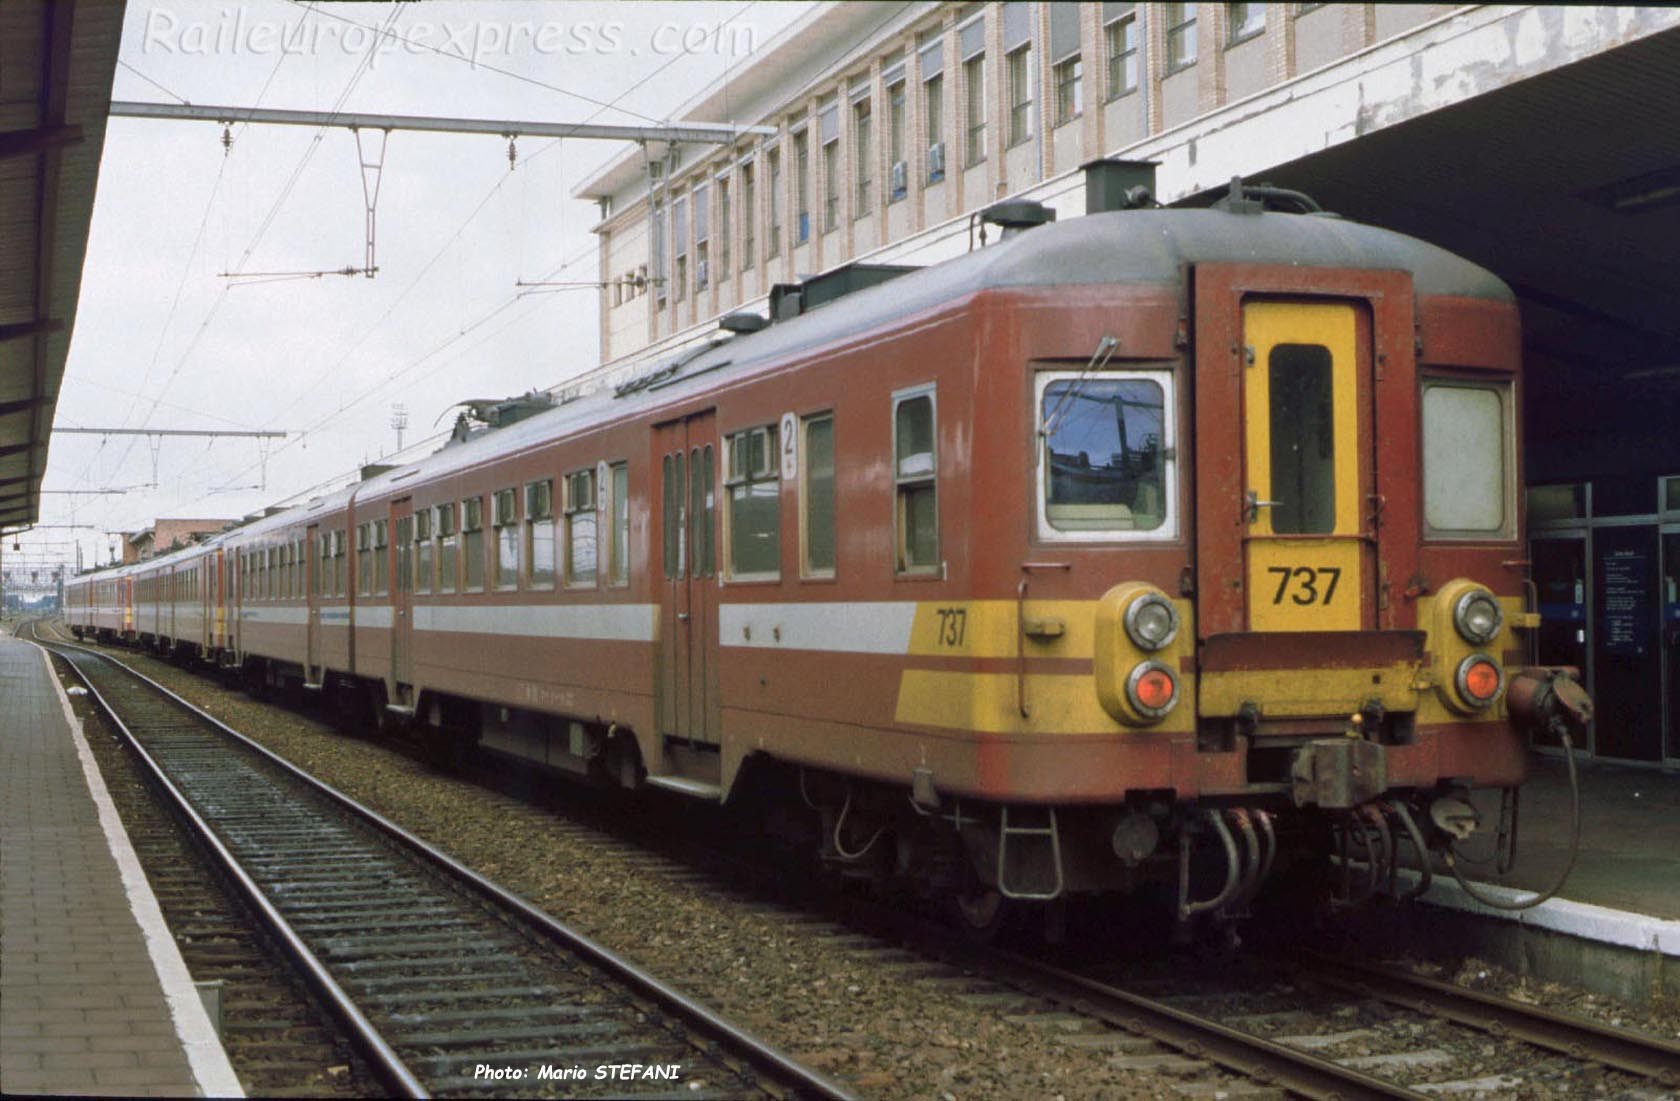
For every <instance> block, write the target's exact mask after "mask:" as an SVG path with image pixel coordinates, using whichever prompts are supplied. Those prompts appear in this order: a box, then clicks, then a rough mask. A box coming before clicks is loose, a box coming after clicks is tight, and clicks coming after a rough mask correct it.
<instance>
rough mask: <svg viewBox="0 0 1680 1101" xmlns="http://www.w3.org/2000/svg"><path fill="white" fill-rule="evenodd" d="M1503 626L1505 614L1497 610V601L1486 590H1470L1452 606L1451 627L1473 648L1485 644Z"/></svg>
mask: <svg viewBox="0 0 1680 1101" xmlns="http://www.w3.org/2000/svg"><path fill="white" fill-rule="evenodd" d="M1504 625H1505V613H1503V612H1502V611H1500V610H1499V601H1497V600H1495V599H1494V598H1493V594H1492V593H1490V592H1488V591H1487V590H1486V589H1471V590H1470V591H1469V592H1467V593H1465V594H1464V595H1463V596H1461V597H1459V598H1458V603H1457V604H1455V605H1453V626H1455V627H1457V628H1458V633H1459V634H1461V635H1463V636H1464V640H1465V641H1466V642H1468V643H1470V644H1471V645H1473V646H1481V645H1483V644H1484V643H1486V642H1487V641H1488V640H1489V639H1491V638H1493V636H1494V635H1497V634H1498V633H1499V628H1501V627H1502V626H1504Z"/></svg>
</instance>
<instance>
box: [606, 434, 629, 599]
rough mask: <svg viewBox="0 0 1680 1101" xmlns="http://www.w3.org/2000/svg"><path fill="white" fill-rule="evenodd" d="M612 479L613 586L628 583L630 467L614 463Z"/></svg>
mask: <svg viewBox="0 0 1680 1101" xmlns="http://www.w3.org/2000/svg"><path fill="white" fill-rule="evenodd" d="M611 477H612V575H611V580H612V583H613V584H614V585H628V584H629V583H630V467H629V465H628V464H626V463H614V464H613V465H612V467H611Z"/></svg>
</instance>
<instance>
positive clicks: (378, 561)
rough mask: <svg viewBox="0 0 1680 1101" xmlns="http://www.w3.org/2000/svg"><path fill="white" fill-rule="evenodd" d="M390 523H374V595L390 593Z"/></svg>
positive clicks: (376, 521) (383, 521)
mask: <svg viewBox="0 0 1680 1101" xmlns="http://www.w3.org/2000/svg"><path fill="white" fill-rule="evenodd" d="M390 543H391V540H390V528H389V521H386V520H375V521H374V522H373V595H375V596H384V595H385V594H386V593H387V592H388V591H390V585H389V569H390V567H389V557H388V556H389V553H390V552H389V551H388V550H387V548H388V547H389V546H390Z"/></svg>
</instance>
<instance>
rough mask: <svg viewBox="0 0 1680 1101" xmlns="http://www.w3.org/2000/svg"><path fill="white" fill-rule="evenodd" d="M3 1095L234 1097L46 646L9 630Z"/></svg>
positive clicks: (0, 952) (4, 658)
mask: <svg viewBox="0 0 1680 1101" xmlns="http://www.w3.org/2000/svg"><path fill="white" fill-rule="evenodd" d="M0 1094H4V1095H6V1096H17V1095H20V1094H75V1095H80V1096H85V1095H120V1096H170V1097H182V1096H212V1097H238V1096H243V1091H242V1089H241V1088H240V1085H239V1080H238V1078H237V1077H236V1076H235V1074H234V1072H233V1068H232V1067H231V1066H230V1065H229V1063H228V1060H227V1056H226V1054H225V1053H224V1051H223V1050H222V1045H221V1042H220V1041H219V1040H218V1039H217V1037H216V1033H215V1030H214V1028H213V1027H212V1026H211V1024H210V1019H209V1017H208V1016H207V1015H206V1013H205V1010H204V1007H203V1004H202V1003H201V1002H200V1000H199V997H198V992H197V991H196V990H195V989H194V987H193V984H192V979H191V977H190V976H189V975H188V973H187V968H186V964H185V963H184V962H183V961H182V959H181V956H180V953H179V952H178V951H177V950H176V947H175V942H174V940H173V939H172V938H171V937H170V935H169V931H168V928H167V927H166V926H165V924H164V920H163V915H162V912H161V911H160V910H159V908H158V904H157V900H156V898H154V897H153V895H152V892H151V888H150V887H149V886H148V885H147V882H146V877H145V873H144V872H143V871H142V870H141V868H140V864H139V861H138V860H137V859H136V857H135V854H134V850H133V848H132V847H131V846H130V845H129V841H128V835H127V833H126V832H125V831H124V830H123V826H122V822H121V820H120V819H119V818H118V816H117V811H116V808H115V807H114V806H113V805H112V803H111V799H110V796H109V794H108V793H107V791H106V788H105V783H104V781H103V779H101V777H100V774H99V770H98V767H97V765H96V764H95V763H94V759H93V757H92V755H91V753H90V751H89V749H88V747H87V743H86V741H85V739H84V737H83V735H82V732H81V728H80V723H79V722H77V721H76V719H75V717H74V716H73V714H72V713H71V710H70V707H69V702H68V700H67V699H66V698H65V696H64V695H63V694H62V691H61V689H60V688H59V686H58V683H57V679H56V678H55V677H54V675H53V673H52V670H51V668H50V666H49V665H48V664H47V661H46V658H45V654H44V652H43V651H42V650H40V649H39V648H37V647H35V646H32V645H30V644H29V643H26V642H20V641H18V640H16V639H13V638H10V637H8V636H5V635H0Z"/></svg>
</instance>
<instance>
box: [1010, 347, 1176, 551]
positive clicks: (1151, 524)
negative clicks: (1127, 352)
mask: <svg viewBox="0 0 1680 1101" xmlns="http://www.w3.org/2000/svg"><path fill="white" fill-rule="evenodd" d="M1035 389H1036V391H1037V419H1038V426H1037V428H1038V456H1037V464H1038V492H1037V497H1038V534H1039V537H1040V538H1042V539H1051V540H1071V541H1101V540H1115V539H1131V538H1151V539H1158V538H1169V537H1172V536H1174V535H1176V534H1177V527H1178V518H1177V516H1176V514H1175V508H1174V497H1175V493H1176V485H1175V481H1176V474H1175V470H1174V461H1173V460H1174V451H1173V446H1174V440H1173V427H1174V426H1173V401H1172V398H1173V391H1172V375H1171V374H1170V373H1168V372H1166V371H1136V372H1125V373H1117V372H1103V373H1089V372H1079V371H1066V372H1060V371H1045V372H1041V373H1040V374H1039V375H1038V377H1037V382H1036V386H1035Z"/></svg>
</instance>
